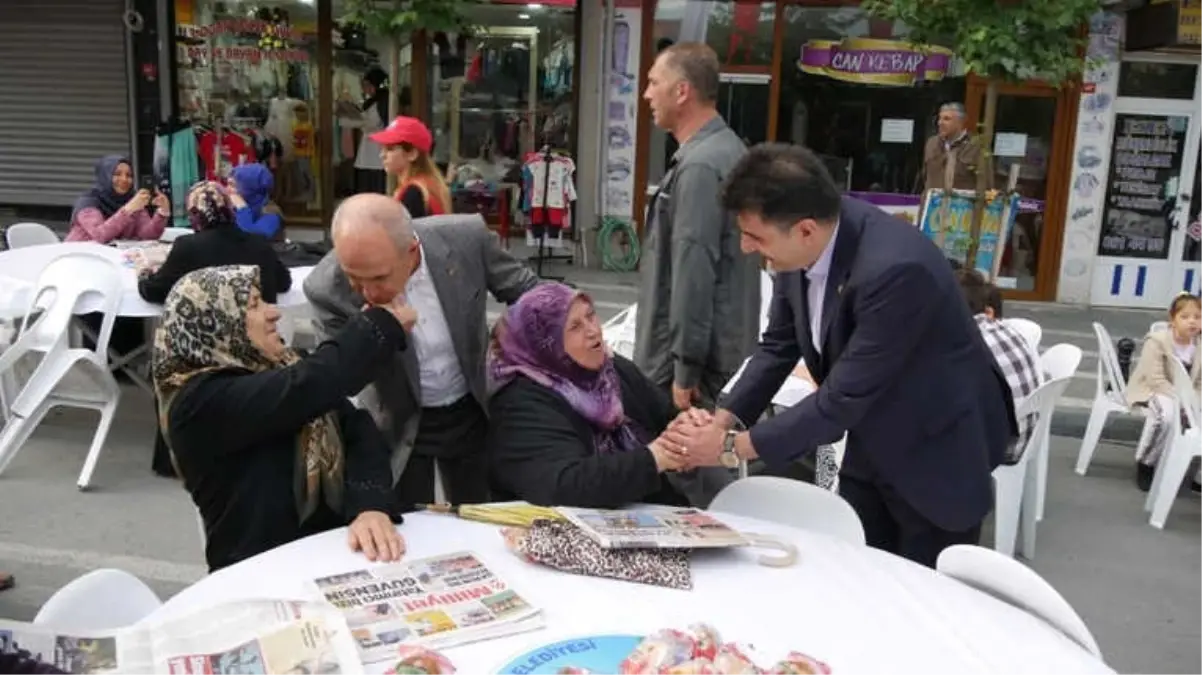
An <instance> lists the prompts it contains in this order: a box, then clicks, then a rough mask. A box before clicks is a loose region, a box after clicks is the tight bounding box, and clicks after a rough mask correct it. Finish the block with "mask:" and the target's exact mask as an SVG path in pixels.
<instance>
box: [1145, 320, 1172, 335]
mask: <svg viewBox="0 0 1202 675" xmlns="http://www.w3.org/2000/svg"><path fill="white" fill-rule="evenodd" d="M1168 329H1169V322H1168V321H1153V322H1152V325H1151V326H1148V332H1149V333H1159V332H1160V331H1164V330H1168Z"/></svg>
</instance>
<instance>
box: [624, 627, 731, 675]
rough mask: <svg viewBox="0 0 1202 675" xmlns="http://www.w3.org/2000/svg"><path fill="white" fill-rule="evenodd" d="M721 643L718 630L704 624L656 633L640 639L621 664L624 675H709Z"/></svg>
mask: <svg viewBox="0 0 1202 675" xmlns="http://www.w3.org/2000/svg"><path fill="white" fill-rule="evenodd" d="M721 643H722V640H721V638H720V637H719V636H718V631H716V630H714V629H713V627H711V626H708V625H705V624H694V625H692V626H689V628H688V629H687V630H675V629H671V628H669V629H664V630H659V631H656V632H654V633H652V634H651V635H648V636H647V637H646V638H644V639H643V641H642V642H641V643H639V646H638V647H636V648H635V650H634V651H633V652H631V654H630V656H627V657H626V659H625V660H624V661H622V665H621V671H620V672H622V673H623V675H643V674H646V673H709V672H715V671H713V670H712V667H713V658H714V655H715V654H717V652H718V646H719V645H720V644H721Z"/></svg>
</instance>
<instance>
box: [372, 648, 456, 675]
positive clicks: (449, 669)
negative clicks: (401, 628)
mask: <svg viewBox="0 0 1202 675" xmlns="http://www.w3.org/2000/svg"><path fill="white" fill-rule="evenodd" d="M397 656H399V657H400V658H399V659H398V660H397V662H396V665H394V666H393V667H392V668H390V669H389V670H387V671H385V673H386V674H387V675H410V674H411V673H413V674H419V675H420V674H423V673H430V674H435V673H437V674H439V675H450V674H451V673H454V672H455V666H454V665H452V664H451V661H450V660H449V659H448V658H447V657H445V656H443V655H442V654H439V653H438V652H436V651H432V650H430V649H426V648H425V647H415V646H413V645H401V646H400V647H398V648H397Z"/></svg>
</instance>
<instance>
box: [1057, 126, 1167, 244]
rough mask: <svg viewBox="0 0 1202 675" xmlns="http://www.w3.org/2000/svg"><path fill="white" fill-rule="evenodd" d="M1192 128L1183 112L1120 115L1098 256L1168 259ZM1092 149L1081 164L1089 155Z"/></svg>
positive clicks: (1112, 155) (1082, 153) (1084, 152)
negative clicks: (1183, 167)
mask: <svg viewBox="0 0 1202 675" xmlns="http://www.w3.org/2000/svg"><path fill="white" fill-rule="evenodd" d="M1188 128H1189V118H1188V117H1184V116H1179V115H1144V114H1121V113H1120V114H1119V115H1117V116H1116V118H1115V129H1114V145H1113V146H1112V147H1113V150H1112V152H1111V158H1110V174H1109V175H1108V177H1107V180H1106V204H1105V207H1104V209H1103V211H1102V236H1101V238H1100V239H1099V242H1098V255H1105V256H1116V257H1122V258H1148V259H1153V260H1164V259H1167V258H1168V255H1169V240H1170V238H1171V236H1172V226H1171V224H1170V219H1171V218H1172V210H1173V207H1174V204H1175V199H1176V195H1177V191H1178V185H1177V183H1178V181H1179V179H1180V176H1181V162H1182V155H1183V153H1184V152H1185V136H1186V132H1187V131H1188ZM1087 150H1089V148H1088V147H1085V148H1081V149H1080V150H1079V154H1081V155H1082V156H1081V157H1078V158H1077V161H1078V163H1081V162H1084V161H1086V160H1087V159H1089V158H1088V157H1084V156H1085V155H1087V154H1088V153H1087V152H1086V151H1087ZM1082 157H1084V159H1083V158H1082Z"/></svg>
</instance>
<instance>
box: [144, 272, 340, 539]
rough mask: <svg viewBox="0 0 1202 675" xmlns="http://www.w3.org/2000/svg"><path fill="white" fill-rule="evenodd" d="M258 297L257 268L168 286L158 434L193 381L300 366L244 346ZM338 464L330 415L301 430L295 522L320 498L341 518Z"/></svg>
mask: <svg viewBox="0 0 1202 675" xmlns="http://www.w3.org/2000/svg"><path fill="white" fill-rule="evenodd" d="M259 293H260V286H259V268H258V267H254V266H227V267H207V268H203V269H199V270H196V271H194V272H190V273H188V274H187V275H185V276H184V277H183V278H181V279H180V280H179V281H177V282H176V283H175V286H174V287H172V289H171V293H170V294H168V295H167V301H166V303H165V304H164V307H163V317H162V323H161V324H160V325H159V328H158V330H156V331H155V335H154V356H153V361H152V375H153V378H154V388H155V392H156V393H157V394H158V400H159V424H160V425H161V428H162V429H164V430H167V429H170V428H171V427H170V424H169V423H168V416H169V413H170V411H171V404H172V402H173V401H174V400H175V396H176V394H178V393H179V391H180V390H181V389H183V387H184V385H185V384H187V383H188V381H189V380H191V379H192V378H193V377H196V376H197V375H200V374H202V373H207V372H213V371H219V370H238V371H249V372H252V373H260V372H264V371H267V370H271V369H274V368H283V367H286V366H290V365H292V364H294V363H296V362H297V361H299V360H300V356H299V355H298V354H297V353H296V352H295V351H293V350H291V349H287V350H285V351H284V352H283V354H282V355H281V356H280V357H279V358H278V359H276V360H272V359H269V358H268V357H267V356H266V355H264V354H263V352H262V351H260V350H259V348H258V347H256V346H255V345H254V343H252V342H251V340H250V336H249V335H248V334H247V331H246V314H247V311H248V310H249V309H250V306H251V299H252V298H255V297H258V296H259ZM260 302H261V300H260ZM168 445H170V440H169V439H168ZM173 459H174V451H173ZM343 460H344V457H343V448H342V441H341V439H340V438H339V436H338V423H337V419H336V418H335V416H334V414H333V413H329V414H326V415H323V416H321V417H318V418H316V419H314V420H313V421H311V422H309V423H308V424H306V425H305V426H304V427H303V428H302V429H301V432H300V435H299V437H298V443H297V453H296V472H295V485H294V487H295V490H294V493H295V497H296V508H297V513H298V515H299V516H300V519H301V520H302V521H303V520H305V519H306V518H308V517H309V516H310V515H312V514H313V512H314V511H316V510H317V506H318V500H319V499H323V498H324V500H325V502H326V504H327V505H328V506H329V507H330V508H331V509H333V510H334V511H336V512H341V510H342V493H343V465H344V461H343ZM176 469H177V471H178V469H179V467H178V466H177V467H176ZM181 475H182V472H181Z"/></svg>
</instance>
